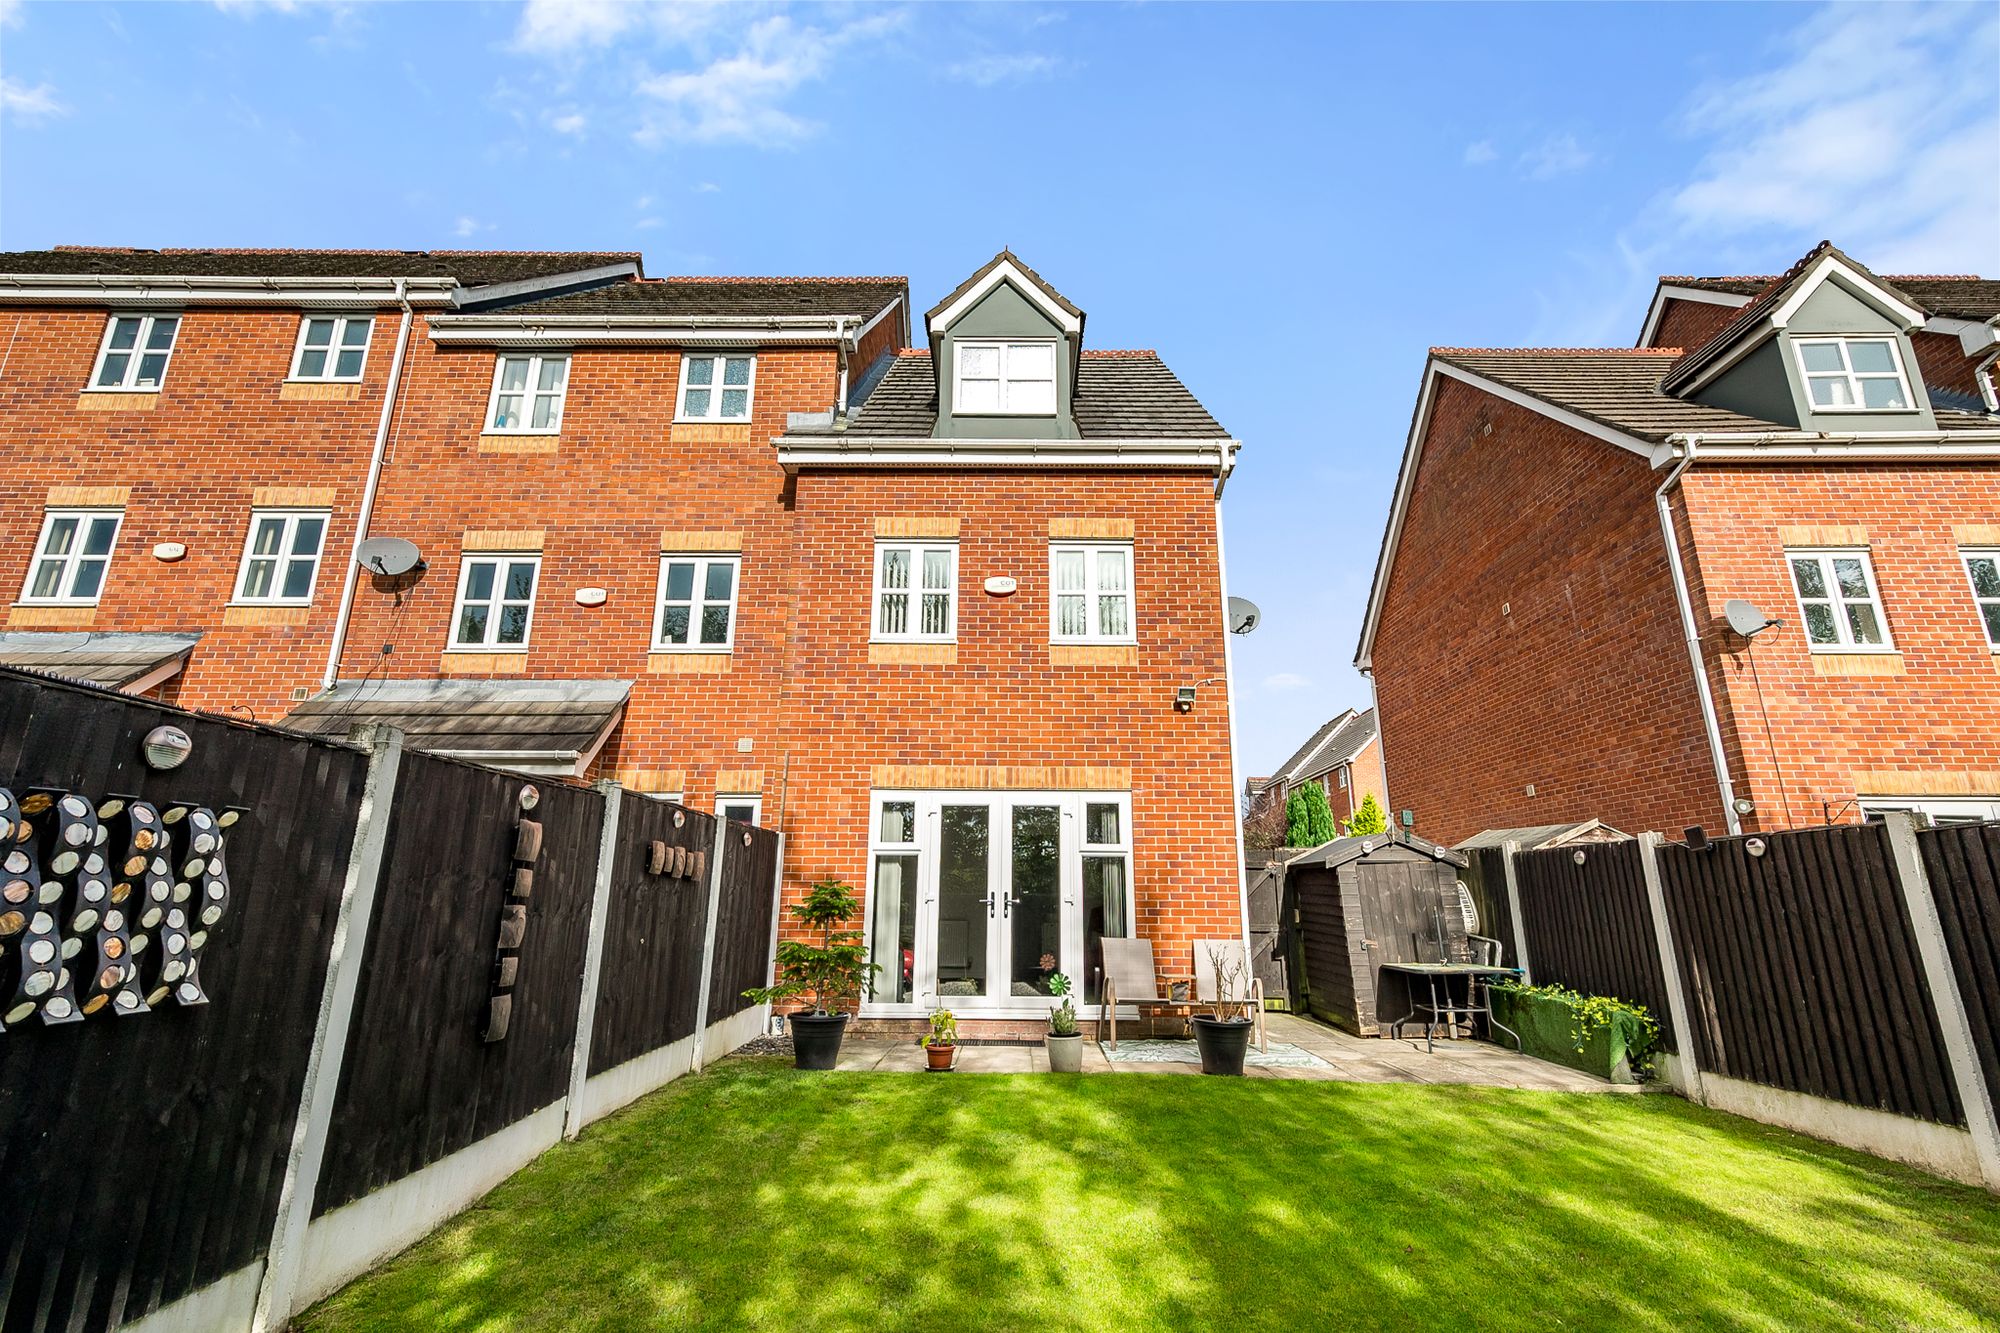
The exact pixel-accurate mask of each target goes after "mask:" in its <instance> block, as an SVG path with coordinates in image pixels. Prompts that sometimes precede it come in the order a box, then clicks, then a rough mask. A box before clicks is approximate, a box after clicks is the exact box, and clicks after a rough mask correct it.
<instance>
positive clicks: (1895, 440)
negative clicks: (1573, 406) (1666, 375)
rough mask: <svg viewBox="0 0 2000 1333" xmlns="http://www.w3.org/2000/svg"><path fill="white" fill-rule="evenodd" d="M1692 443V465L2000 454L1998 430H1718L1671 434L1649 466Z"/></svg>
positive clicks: (1936, 459)
mask: <svg viewBox="0 0 2000 1333" xmlns="http://www.w3.org/2000/svg"><path fill="white" fill-rule="evenodd" d="M1690 440H1693V441H1694V443H1695V446H1696V448H1695V459H1694V465H1695V466H1696V467H1699V466H1701V464H1702V463H1704V462H1710V461H1718V460H1732V461H1736V462H1743V461H1746V460H1747V461H1753V462H1797V461H1805V462H1817V463H1869V462H1898V463H1954V462H1964V461H1967V460H1972V461H1985V460H1991V459H1995V458H2000V430H1942V431H1920V432H1912V433H1908V434H1893V433H1889V432H1883V433H1880V434H1851V433H1850V434H1844V435H1814V434H1811V433H1809V432H1805V431H1773V432H1769V433H1766V434H1755V433H1750V432H1733V433H1732V432H1728V431H1721V432H1717V433H1716V434H1713V435H1710V434H1708V433H1706V432H1703V433H1701V434H1699V435H1673V436H1669V437H1668V439H1667V441H1666V443H1664V444H1662V445H1659V446H1658V447H1656V448H1655V449H1654V450H1653V460H1652V462H1653V467H1654V468H1655V469H1656V470H1657V469H1659V468H1663V467H1667V466H1670V465H1671V464H1672V463H1673V462H1674V460H1676V459H1678V458H1680V457H1681V456H1682V455H1683V454H1684V453H1685V452H1686V449H1685V446H1686V445H1687V443H1688V442H1689V441H1690Z"/></svg>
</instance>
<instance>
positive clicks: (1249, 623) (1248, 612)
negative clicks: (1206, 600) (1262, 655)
mask: <svg viewBox="0 0 2000 1333" xmlns="http://www.w3.org/2000/svg"><path fill="white" fill-rule="evenodd" d="M1263 618H1264V613H1263V612H1262V611H1259V610H1258V609H1257V603H1255V602H1253V601H1251V600H1250V599H1249V598H1248V597H1232V598H1230V599H1229V632H1230V633H1231V634H1248V633H1249V632H1250V631H1251V630H1253V629H1256V628H1257V622H1258V621H1260V620H1262V619H1263Z"/></svg>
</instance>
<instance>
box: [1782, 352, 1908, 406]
mask: <svg viewBox="0 0 2000 1333" xmlns="http://www.w3.org/2000/svg"><path fill="white" fill-rule="evenodd" d="M1857 342H1865V343H1887V344H1889V359H1890V360H1891V361H1893V362H1894V363H1895V366H1896V369H1895V372H1894V373H1893V374H1891V373H1890V372H1888V371H1882V370H1861V371H1858V370H1856V369H1854V355H1853V353H1851V352H1850V351H1849V350H1848V345H1849V344H1850V343H1857ZM1808 347H1835V348H1838V349H1839V350H1840V364H1841V367H1842V369H1840V370H1837V371H1835V370H1807V369H1806V348H1808ZM1792 357H1793V360H1794V361H1795V362H1796V363H1797V365H1798V368H1799V378H1800V382H1801V383H1802V384H1804V385H1805V390H1806V407H1807V408H1808V409H1809V410H1811V411H1813V412H1818V413H1822V414H1827V415H1840V416H1845V415H1846V414H1847V413H1849V412H1915V411H1917V410H1918V403H1917V395H1916V393H1915V392H1914V391H1913V390H1912V389H1911V386H1910V376H1909V372H1908V370H1907V369H1906V368H1905V367H1904V365H1903V348H1902V339H1900V338H1898V337H1896V336H1895V335H1894V334H1851V335H1841V336H1829V337H1824V338H1793V339H1792ZM1816 379H1821V380H1830V379H1842V380H1845V381H1846V382H1847V392H1848V393H1849V394H1850V395H1851V396H1852V397H1853V399H1854V402H1853V403H1852V404H1850V405H1846V406H1842V405H1839V404H1834V405H1830V406H1824V407H1823V406H1821V405H1820V404H1819V403H1816V402H1814V401H1813V396H1812V383H1813V381H1814V380H1816ZM1887 379H1893V380H1895V381H1896V384H1897V386H1898V387H1899V388H1901V389H1902V391H1903V404H1904V405H1903V406H1902V407H1869V406H1868V405H1867V399H1866V397H1865V396H1864V395H1863V393H1862V389H1861V385H1862V381H1864V380H1887Z"/></svg>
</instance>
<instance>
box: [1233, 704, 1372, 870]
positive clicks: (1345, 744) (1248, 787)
mask: <svg viewBox="0 0 2000 1333" xmlns="http://www.w3.org/2000/svg"><path fill="white" fill-rule="evenodd" d="M1307 782H1315V783H1318V784H1319V786H1320V788H1321V789H1322V790H1323V791H1325V792H1326V803H1327V805H1328V806H1329V807H1330V808H1331V809H1332V810H1333V817H1334V818H1335V819H1336V820H1338V821H1340V822H1342V823H1345V822H1346V821H1347V820H1349V819H1352V818H1353V817H1354V812H1355V811H1356V810H1359V809H1360V808H1361V803H1362V802H1363V801H1365V800H1367V799H1368V798H1369V797H1370V796H1373V797H1374V798H1375V800H1376V803H1377V804H1379V805H1380V806H1381V807H1382V812H1383V813H1384V814H1387V813H1388V811H1389V793H1388V791H1387V789H1386V788H1385V787H1384V786H1383V784H1382V745H1381V737H1380V734H1379V732H1378V731H1377V729H1376V726H1375V710H1374V709H1372V708H1368V709H1363V710H1362V711H1360V712H1356V711H1355V710H1354V709H1352V708H1349V709H1346V710H1344V711H1343V712H1340V713H1336V714H1335V715H1334V716H1332V717H1331V718H1328V719H1327V720H1326V722H1325V723H1324V724H1323V725H1322V726H1321V727H1320V728H1319V729H1318V730H1317V731H1315V732H1313V734H1312V735H1311V736H1309V737H1307V738H1306V743H1305V744H1304V745H1301V746H1300V747H1299V748H1298V749H1297V750H1295V751H1293V752H1292V757H1291V758H1289V759H1287V760H1286V761H1285V762H1284V764H1283V765H1282V766H1281V767H1280V768H1279V769H1278V771H1277V772H1276V773H1273V774H1272V775H1271V776H1270V777H1268V778H1251V779H1250V781H1249V782H1248V783H1246V784H1245V786H1244V797H1245V804H1246V809H1245V812H1244V814H1245V820H1246V825H1247V827H1249V828H1250V829H1252V830H1255V829H1260V828H1262V829H1268V828H1272V827H1275V829H1276V832H1277V834H1278V836H1279V837H1280V838H1282V837H1283V836H1284V833H1285V816H1284V810H1285V802H1286V801H1287V800H1288V799H1290V797H1291V794H1292V793H1293V792H1294V791H1296V790H1298V788H1299V786H1300V784H1302V783H1307Z"/></svg>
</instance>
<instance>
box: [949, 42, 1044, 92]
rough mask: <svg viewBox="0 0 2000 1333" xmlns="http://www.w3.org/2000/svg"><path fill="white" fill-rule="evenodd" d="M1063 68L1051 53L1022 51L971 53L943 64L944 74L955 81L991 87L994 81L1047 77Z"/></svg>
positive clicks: (1005, 81)
mask: <svg viewBox="0 0 2000 1333" xmlns="http://www.w3.org/2000/svg"><path fill="white" fill-rule="evenodd" d="M1061 68H1062V61H1060V60H1058V59H1057V58H1056V57H1054V56H1049V55H1041V54H1039V53H1037V52H1030V51H1023V52H1020V53H1018V54H1015V55H989V56H974V57H973V58H972V59H970V60H961V61H958V62H957V63H956V64H951V65H947V66H945V71H944V72H945V77H946V78H948V79H950V80H952V82H954V83H970V84H972V85H974V86H975V87H979V88H991V87H992V86H993V85H994V84H996V83H1026V82H1028V81H1030V80H1033V79H1046V78H1048V77H1050V76H1051V75H1053V74H1055V72H1056V71H1057V70H1059V69H1061Z"/></svg>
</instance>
